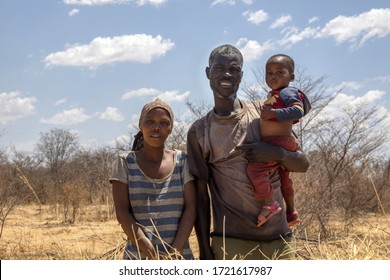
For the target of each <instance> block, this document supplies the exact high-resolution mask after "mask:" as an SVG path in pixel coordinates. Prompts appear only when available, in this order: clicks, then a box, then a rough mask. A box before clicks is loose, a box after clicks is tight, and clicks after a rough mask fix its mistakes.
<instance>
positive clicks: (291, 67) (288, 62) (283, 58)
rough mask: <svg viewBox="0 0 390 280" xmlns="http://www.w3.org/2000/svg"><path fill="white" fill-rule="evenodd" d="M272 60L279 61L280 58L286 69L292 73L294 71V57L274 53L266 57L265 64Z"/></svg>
mask: <svg viewBox="0 0 390 280" xmlns="http://www.w3.org/2000/svg"><path fill="white" fill-rule="evenodd" d="M272 60H277V61H278V62H280V60H281V61H282V62H283V63H285V64H286V66H287V68H288V71H290V72H291V73H294V71H295V63H294V59H292V58H291V57H290V56H288V55H287V54H281V53H280V54H275V55H273V56H271V57H270V58H268V60H267V64H268V62H271V61H272Z"/></svg>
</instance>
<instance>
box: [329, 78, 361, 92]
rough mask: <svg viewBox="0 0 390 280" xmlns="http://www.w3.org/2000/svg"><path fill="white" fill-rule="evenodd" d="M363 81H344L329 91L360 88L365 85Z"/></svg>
mask: <svg viewBox="0 0 390 280" xmlns="http://www.w3.org/2000/svg"><path fill="white" fill-rule="evenodd" d="M363 86H364V85H363V83H361V82H354V81H344V82H342V83H340V84H339V85H337V86H335V87H332V88H330V89H329V91H333V92H336V91H340V90H341V91H346V90H359V89H361V88H362V87H363Z"/></svg>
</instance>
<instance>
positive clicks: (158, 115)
mask: <svg viewBox="0 0 390 280" xmlns="http://www.w3.org/2000/svg"><path fill="white" fill-rule="evenodd" d="M141 131H142V134H143V139H144V144H145V145H148V146H152V147H161V146H164V143H165V140H167V138H168V136H169V134H170V133H171V131H172V122H171V118H170V116H169V114H168V112H167V111H166V110H165V109H163V108H155V109H152V110H151V111H150V112H149V113H148V114H147V115H146V116H145V117H144V119H143V120H142V124H141Z"/></svg>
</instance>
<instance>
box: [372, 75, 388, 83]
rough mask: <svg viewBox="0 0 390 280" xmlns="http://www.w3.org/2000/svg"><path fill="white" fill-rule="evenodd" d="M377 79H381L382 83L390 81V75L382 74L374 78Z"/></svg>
mask: <svg viewBox="0 0 390 280" xmlns="http://www.w3.org/2000/svg"><path fill="white" fill-rule="evenodd" d="M374 80H375V81H380V82H382V83H390V75H389V76H381V77H376V78H374Z"/></svg>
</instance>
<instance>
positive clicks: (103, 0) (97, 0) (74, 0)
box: [63, 0, 130, 6]
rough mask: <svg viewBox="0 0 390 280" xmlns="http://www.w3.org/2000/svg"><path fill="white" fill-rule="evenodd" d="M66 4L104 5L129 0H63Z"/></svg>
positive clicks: (127, 0)
mask: <svg viewBox="0 0 390 280" xmlns="http://www.w3.org/2000/svg"><path fill="white" fill-rule="evenodd" d="M63 2H64V4H67V5H86V6H93V5H105V4H123V3H128V2H130V0H63Z"/></svg>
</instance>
